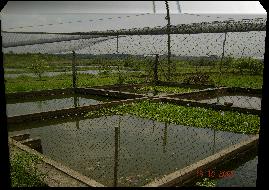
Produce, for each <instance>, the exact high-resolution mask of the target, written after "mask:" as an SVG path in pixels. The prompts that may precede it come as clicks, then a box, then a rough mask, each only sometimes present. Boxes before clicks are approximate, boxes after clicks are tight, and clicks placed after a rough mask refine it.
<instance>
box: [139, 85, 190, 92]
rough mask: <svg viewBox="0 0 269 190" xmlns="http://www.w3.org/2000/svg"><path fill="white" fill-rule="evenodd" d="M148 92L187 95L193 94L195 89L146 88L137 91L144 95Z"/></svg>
mask: <svg viewBox="0 0 269 190" xmlns="http://www.w3.org/2000/svg"><path fill="white" fill-rule="evenodd" d="M148 91H156V92H166V93H185V92H192V91H194V89H191V88H183V87H171V86H144V87H141V88H139V89H137V92H139V93H144V92H148Z"/></svg>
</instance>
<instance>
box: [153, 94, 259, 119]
mask: <svg viewBox="0 0 269 190" xmlns="http://www.w3.org/2000/svg"><path fill="white" fill-rule="evenodd" d="M152 100H153V101H155V102H167V103H172V104H175V105H180V106H190V107H201V108H210V109H213V110H217V111H219V110H223V111H236V112H239V113H245V114H253V115H259V116H260V115H261V110H256V109H248V108H240V107H228V106H224V105H218V104H209V103H202V102H197V101H192V100H182V99H179V98H168V97H161V98H154V99H152Z"/></svg>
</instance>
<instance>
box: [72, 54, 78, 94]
mask: <svg viewBox="0 0 269 190" xmlns="http://www.w3.org/2000/svg"><path fill="white" fill-rule="evenodd" d="M72 53H73V57H72V71H73V88H74V89H76V88H77V72H76V53H75V51H72Z"/></svg>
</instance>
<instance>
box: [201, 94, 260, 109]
mask: <svg viewBox="0 0 269 190" xmlns="http://www.w3.org/2000/svg"><path fill="white" fill-rule="evenodd" d="M199 102H202V103H210V104H212V103H217V98H211V99H205V100H200V101H199ZM224 102H229V103H233V105H232V107H241V108H249V109H257V110H260V109H261V98H260V97H252V96H220V97H219V104H221V105H224Z"/></svg>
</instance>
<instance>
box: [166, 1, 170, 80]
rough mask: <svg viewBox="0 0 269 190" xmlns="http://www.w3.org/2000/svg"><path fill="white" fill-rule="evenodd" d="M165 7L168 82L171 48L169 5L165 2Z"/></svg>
mask: <svg viewBox="0 0 269 190" xmlns="http://www.w3.org/2000/svg"><path fill="white" fill-rule="evenodd" d="M165 6H166V12H167V15H166V17H165V18H166V20H167V49H168V55H167V56H168V57H167V63H168V75H167V79H168V81H170V75H171V60H170V59H171V47H170V27H171V25H170V13H169V5H168V1H165Z"/></svg>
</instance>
